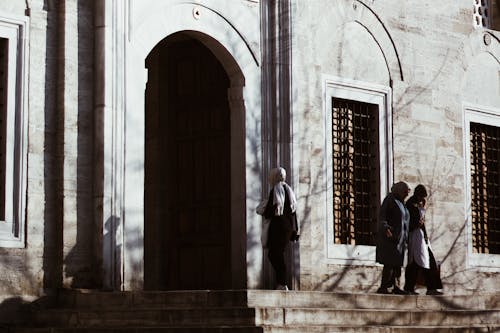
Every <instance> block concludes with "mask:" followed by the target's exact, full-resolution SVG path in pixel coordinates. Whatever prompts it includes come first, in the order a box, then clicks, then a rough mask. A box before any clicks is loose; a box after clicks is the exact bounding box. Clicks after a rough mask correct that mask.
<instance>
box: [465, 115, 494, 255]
mask: <svg viewBox="0 0 500 333" xmlns="http://www.w3.org/2000/svg"><path fill="white" fill-rule="evenodd" d="M470 140H471V143H470V144H471V201H472V203H471V211H472V216H471V218H472V248H473V251H474V252H476V253H494V254H499V253H500V127H495V126H489V125H485V124H478V123H471V124H470Z"/></svg>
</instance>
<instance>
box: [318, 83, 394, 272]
mask: <svg viewBox="0 0 500 333" xmlns="http://www.w3.org/2000/svg"><path fill="white" fill-rule="evenodd" d="M322 81H323V104H324V106H323V113H324V124H325V127H324V133H325V136H324V137H325V148H326V149H325V151H326V155H325V166H324V168H325V175H326V179H325V188H326V191H325V195H326V197H325V202H326V205H325V210H326V211H325V243H326V244H325V249H326V261H327V263H328V264H340V265H358V266H373V265H376V263H375V246H368V245H345V244H335V240H334V229H333V228H334V221H333V214H332V212H333V178H332V177H333V165H332V159H331V156H332V145H333V144H332V140H331V137H332V128H331V123H332V98H342V99H347V100H352V101H356V102H362V103H370V104H375V105H378V111H379V112H378V113H379V149H380V150H379V154H380V155H379V157H380V200H383V198H384V197H385V196H386V195H387V193H388V191H389V187H390V184H392V179H393V154H392V151H393V150H392V89H391V88H390V87H387V86H382V85H377V84H371V83H366V82H361V81H355V80H349V79H345V78H340V77H336V76H330V75H323V78H322ZM378 205H380V203H378Z"/></svg>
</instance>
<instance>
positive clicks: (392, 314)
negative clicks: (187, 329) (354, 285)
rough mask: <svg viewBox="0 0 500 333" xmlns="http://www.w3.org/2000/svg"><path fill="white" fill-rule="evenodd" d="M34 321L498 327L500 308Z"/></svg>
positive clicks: (110, 314) (252, 311)
mask: <svg viewBox="0 0 500 333" xmlns="http://www.w3.org/2000/svg"><path fill="white" fill-rule="evenodd" d="M33 316H34V317H33V319H32V320H33V322H36V323H38V324H39V325H41V326H52V327H127V326H150V327H153V326H179V325H190V326H200V327H201V326H207V327H210V326H218V325H232V326H252V325H257V326H259V325H267V326H280V327H281V326H295V325H299V326H300V325H327V326H328V325H330V326H332V325H346V324H349V325H353V326H364V325H380V326H453V325H460V326H462V325H499V324H500V311H498V310H442V311H433V310H430V311H429V310H379V309H328V308H277V307H268V308H243V307H241V308H205V309H185V308H179V309H174V308H170V309H145V308H141V309H130V310H103V309H93V310H87V309H85V310H82V309H78V310H74V309H72V310H67V309H53V310H45V311H37V312H35V313H34V314H33Z"/></svg>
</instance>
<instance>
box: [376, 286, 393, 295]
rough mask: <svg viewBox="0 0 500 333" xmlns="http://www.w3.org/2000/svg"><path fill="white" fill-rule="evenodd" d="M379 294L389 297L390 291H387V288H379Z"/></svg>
mask: <svg viewBox="0 0 500 333" xmlns="http://www.w3.org/2000/svg"><path fill="white" fill-rule="evenodd" d="M377 294H384V295H387V294H390V292H389V290H387V288H382V287H380V288H378V289H377Z"/></svg>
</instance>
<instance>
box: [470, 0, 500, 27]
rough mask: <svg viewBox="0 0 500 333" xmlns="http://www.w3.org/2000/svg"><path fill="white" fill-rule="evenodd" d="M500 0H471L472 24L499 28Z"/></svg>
mask: <svg viewBox="0 0 500 333" xmlns="http://www.w3.org/2000/svg"><path fill="white" fill-rule="evenodd" d="M499 5H500V0H473V9H474V14H473V15H474V26H475V27H476V28H487V29H493V30H500V7H499Z"/></svg>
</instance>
